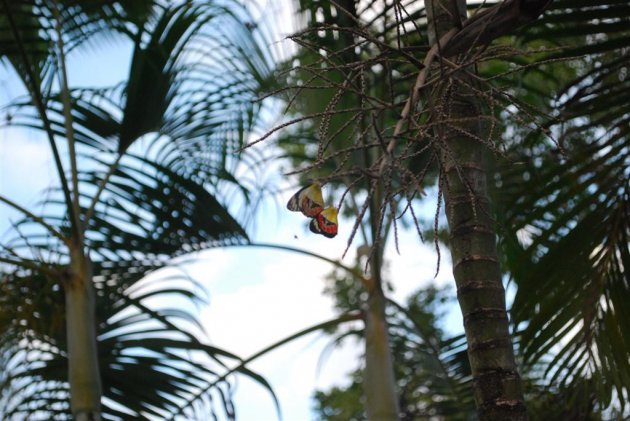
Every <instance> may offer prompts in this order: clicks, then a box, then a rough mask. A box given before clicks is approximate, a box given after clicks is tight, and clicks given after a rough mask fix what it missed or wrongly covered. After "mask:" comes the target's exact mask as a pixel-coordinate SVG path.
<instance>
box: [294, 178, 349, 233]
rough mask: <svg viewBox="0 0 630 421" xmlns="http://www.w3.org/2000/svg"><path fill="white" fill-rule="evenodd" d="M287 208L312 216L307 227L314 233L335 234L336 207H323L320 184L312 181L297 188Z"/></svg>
mask: <svg viewBox="0 0 630 421" xmlns="http://www.w3.org/2000/svg"><path fill="white" fill-rule="evenodd" d="M287 209H289V210H290V211H293V212H302V214H303V215H304V216H306V217H308V218H313V219H312V220H311V223H310V224H309V228H310V230H311V231H312V232H314V233H315V234H321V235H323V236H325V237H328V238H333V237H334V236H335V235H337V208H334V207H328V208H326V209H324V197H323V195H322V186H321V184H319V183H313V184H311V185H308V186H306V187H303V188H301V189H300V190H298V192H297V193H295V194H294V195H293V196H292V197H291V199H289V202H288V203H287Z"/></svg>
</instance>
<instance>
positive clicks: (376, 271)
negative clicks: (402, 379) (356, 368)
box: [363, 251, 400, 421]
mask: <svg viewBox="0 0 630 421" xmlns="http://www.w3.org/2000/svg"><path fill="white" fill-rule="evenodd" d="M380 263H381V253H380V252H379V251H376V252H374V256H373V259H372V262H371V270H372V278H371V281H372V285H371V286H370V288H369V291H368V292H369V297H368V302H367V310H366V313H365V371H364V379H363V390H364V393H365V400H366V402H365V409H366V412H367V418H368V420H370V421H381V420H387V421H394V420H398V419H399V413H400V411H399V408H398V395H397V393H396V379H395V377H394V368H393V360H392V355H391V350H390V347H389V334H388V331H387V321H386V320H385V304H386V301H385V295H384V294H383V288H382V282H381V276H380V275H381V264H380Z"/></svg>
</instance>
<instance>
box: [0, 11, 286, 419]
mask: <svg viewBox="0 0 630 421" xmlns="http://www.w3.org/2000/svg"><path fill="white" fill-rule="evenodd" d="M57 6H58V8H59V10H56V7H57ZM2 11H3V14H2V15H0V55H1V56H2V58H3V59H4V60H5V62H6V63H8V64H12V65H13V67H14V69H15V70H16V72H17V74H18V75H19V76H20V77H21V78H22V80H23V81H24V84H25V87H26V91H27V92H28V96H27V97H25V98H21V99H18V100H16V101H15V102H14V103H12V104H9V105H8V106H7V108H6V111H7V115H8V116H10V120H9V121H8V122H7V123H10V124H12V125H15V126H18V127H25V128H34V129H38V130H41V131H42V132H44V133H45V134H47V136H48V138H49V141H50V144H51V145H52V146H53V148H54V149H55V150H56V144H58V143H60V142H63V141H68V142H69V145H70V144H71V145H72V146H74V147H75V149H74V150H75V151H76V153H77V155H78V159H76V158H77V156H73V155H72V154H73V152H72V151H73V149H72V148H68V150H69V152H68V155H69V156H68V157H67V159H65V160H63V162H61V160H60V161H59V163H58V168H61V166H62V165H67V163H68V162H72V161H75V160H76V162H77V163H78V164H77V169H76V172H75V169H74V168H72V171H71V172H70V173H68V174H66V172H65V171H63V170H61V169H60V176H62V175H65V176H66V177H67V179H70V180H73V181H75V180H76V185H77V186H78V187H77V188H76V189H75V187H74V186H73V185H70V183H68V184H66V185H62V186H61V187H62V188H58V187H57V186H55V187H53V188H52V189H51V191H50V192H47V193H46V195H44V196H43V197H44V199H43V200H42V201H41V203H39V204H38V207H37V208H38V209H43V211H42V215H33V214H26V215H25V217H24V218H23V219H22V220H18V221H17V222H15V223H13V226H12V228H13V230H12V232H11V235H12V237H9V238H7V239H6V241H4V243H3V244H2V248H0V261H1V262H2V263H3V265H4V266H3V267H2V268H0V269H1V272H0V273H1V274H2V275H1V276H2V277H1V279H0V281H1V283H0V309H1V311H0V332H1V333H0V335H1V336H2V337H1V344H2V345H1V346H0V366H1V367H2V368H3V375H2V378H0V390H1V396H0V399H1V401H2V403H1V404H0V417H2V418H3V419H5V418H7V419H22V418H29V417H31V416H33V414H35V413H37V414H39V415H41V416H42V417H45V418H47V419H67V418H69V417H70V416H71V415H70V406H69V401H68V397H69V385H68V382H67V373H68V358H67V341H66V337H65V335H66V333H65V325H66V317H65V312H64V310H65V303H64V291H63V283H62V282H61V280H62V279H63V278H64V275H65V274H66V273H68V271H70V270H73V269H74V268H73V267H71V266H70V251H71V249H72V247H78V248H79V249H80V250H85V251H86V253H89V257H90V260H91V262H92V267H91V270H92V275H93V284H94V287H95V291H96V317H97V336H98V338H97V339H98V351H99V355H98V362H99V365H100V371H101V378H102V383H103V391H104V397H105V398H106V399H105V400H104V401H103V406H104V409H103V414H102V416H103V417H104V418H106V419H120V418H122V419H126V418H130V417H131V418H139V417H146V416H154V417H159V418H168V417H174V416H176V415H177V414H180V415H184V416H186V417H195V416H198V415H199V414H202V413H204V414H208V413H211V414H216V413H217V412H218V411H219V410H222V411H223V412H224V414H225V415H226V416H227V417H228V418H235V409H234V408H233V406H232V403H231V394H232V387H233V386H232V378H233V376H231V373H240V374H244V375H246V376H248V377H250V378H251V379H253V380H254V381H256V382H258V383H259V384H261V385H262V386H263V388H265V389H267V390H269V391H270V392H271V394H272V396H273V392H272V391H271V387H270V385H269V384H268V383H267V382H266V381H265V380H264V379H263V378H262V377H261V376H260V375H258V374H257V373H255V372H252V371H250V370H249V369H248V368H247V367H246V366H245V365H244V364H241V362H242V361H241V360H240V359H239V358H238V357H237V356H235V355H233V354H231V353H229V352H227V351H225V350H222V349H219V348H216V347H212V346H209V345H207V343H206V338H205V335H204V332H203V331H202V330H201V326H200V322H199V320H198V314H197V313H196V312H195V311H194V305H195V304H197V303H199V302H200V301H199V300H200V298H201V297H203V295H204V292H203V291H202V289H200V287H199V285H197V284H196V283H195V282H193V281H191V280H190V279H188V278H187V277H186V276H183V275H181V274H180V275H178V276H174V277H162V278H160V272H157V273H156V271H158V270H159V269H161V268H165V267H166V266H169V265H170V264H171V263H172V259H173V257H174V256H178V255H181V254H183V253H187V252H190V251H192V250H198V249H202V248H207V247H211V246H218V245H222V244H243V243H245V242H247V234H246V232H245V230H244V228H243V224H242V221H238V220H237V218H235V217H234V216H232V213H231V212H230V211H229V210H228V209H227V205H226V203H228V201H229V199H237V200H238V201H240V203H247V202H248V200H249V199H250V194H249V191H250V189H252V188H254V187H256V186H259V183H260V182H262V179H261V177H258V176H257V175H256V174H255V172H256V165H257V163H258V159H259V157H258V156H256V155H254V154H252V153H250V154H249V155H247V156H245V155H242V156H243V157H245V158H246V159H247V162H248V164H250V168H249V169H250V170H251V171H250V172H249V173H247V174H243V171H242V169H241V168H240V167H239V165H240V164H239V162H240V161H239V159H238V158H239V154H238V149H239V148H240V147H241V146H242V145H243V142H244V139H245V137H246V136H247V135H248V133H250V132H251V131H253V130H255V129H256V127H257V125H258V124H259V123H260V113H261V111H262V105H261V103H259V102H254V101H253V100H254V99H255V98H257V97H258V93H259V91H260V90H261V89H262V88H261V86H262V85H264V84H269V83H273V81H272V79H271V78H270V74H271V66H272V59H271V57H270V56H269V54H268V53H267V52H266V50H265V49H264V48H262V47H260V45H259V44H260V43H261V42H264V41H263V40H264V36H263V34H264V31H262V30H261V31H256V30H253V29H252V27H250V26H248V24H249V23H251V21H252V18H251V16H249V14H248V11H247V10H246V9H245V8H244V7H243V6H241V5H239V4H236V3H230V2H226V3H222V4H221V5H219V4H216V3H206V2H184V1H181V2H179V1H178V2H167V3H163V2H153V1H136V0H133V1H116V2H103V1H96V0H94V1H92V0H88V1H85V2H75V1H61V0H60V1H59V2H58V3H56V2H44V3H41V2H28V1H25V2H18V3H15V2H9V1H3V3H2ZM56 13H59V20H57V19H56V16H57V15H56ZM254 27H255V26H254ZM58 31H60V32H61V34H63V37H64V38H63V40H64V43H65V45H66V51H65V52H66V54H72V53H73V52H74V51H75V50H76V49H79V48H84V47H94V46H95V45H96V44H95V42H97V41H98V40H99V39H106V38H107V37H111V36H116V37H119V38H122V39H123V40H125V41H126V42H129V43H131V44H132V45H133V60H132V66H131V68H130V69H129V75H128V78H127V79H126V80H125V81H124V82H123V83H122V84H120V85H118V86H113V87H106V88H91V87H84V88H80V89H79V88H72V87H71V88H69V89H68V90H67V91H64V89H62V90H61V91H59V87H58V84H57V83H56V82H57V79H56V78H57V76H59V69H60V68H61V67H62V66H65V64H66V63H64V62H62V61H61V55H60V52H59V48H60V47H58V46H57V47H55V40H56V39H57V38H56V37H57V36H58ZM44 46H45V48H43V47H44ZM65 93H67V94H68V96H69V97H70V102H69V103H66V102H64V99H63V98H64V94H65ZM68 115H71V117H72V125H70V124H67V123H69V120H68ZM69 127H72V131H70V130H69ZM74 142H76V144H74ZM61 150H63V151H65V149H61ZM64 153H65V152H64ZM238 171H240V172H239V175H240V176H241V177H238V178H237V176H236V173H237V172H238ZM250 176H251V178H248V177H250ZM60 178H62V184H63V182H64V179H63V177H60ZM62 190H64V195H65V196H67V197H70V194H67V195H66V192H67V191H70V193H71V194H72V195H73V196H75V197H77V201H78V202H79V205H78V209H77V210H78V211H79V214H80V219H78V225H79V226H78V227H77V226H76V224H75V223H74V221H73V220H72V218H71V217H70V215H71V214H72V212H71V206H70V203H69V201H68V200H67V198H66V197H64V199H65V200H62V199H61V197H62V196H61V195H60V193H61V191H62ZM254 190H255V189H254ZM0 199H2V202H3V205H4V204H8V205H10V206H13V205H12V203H13V202H11V201H10V200H8V199H5V198H3V197H0ZM14 207H16V206H14ZM77 228H78V230H79V231H80V233H81V235H78V236H77V235H76V232H77V231H76V229H77ZM69 239H72V241H69ZM74 241H76V242H77V244H75V243H73V242H74ZM149 274H154V277H156V278H157V280H153V281H146V280H143V279H144V278H145V277H146V276H147V275H149ZM160 303H169V304H167V305H164V304H160ZM171 303H172V304H171ZM177 303H179V304H181V305H183V308H184V309H185V310H184V309H182V307H180V306H179V305H177ZM86 317H87V315H86ZM228 366H231V367H232V366H236V367H237V368H236V369H234V370H231V369H228ZM274 399H275V396H274ZM39 415H38V416H39Z"/></svg>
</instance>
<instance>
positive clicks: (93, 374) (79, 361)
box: [64, 250, 102, 421]
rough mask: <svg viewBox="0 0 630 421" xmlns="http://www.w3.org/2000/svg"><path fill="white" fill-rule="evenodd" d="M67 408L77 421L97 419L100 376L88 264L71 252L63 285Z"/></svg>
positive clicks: (93, 301)
mask: <svg viewBox="0 0 630 421" xmlns="http://www.w3.org/2000/svg"><path fill="white" fill-rule="evenodd" d="M64 293H65V298H66V335H67V338H68V339H67V340H68V381H69V383H70V407H71V410H72V415H73V416H74V419H75V420H77V421H98V420H100V419H101V415H100V414H101V394H102V390H101V376H100V371H99V364H98V351H97V345H96V309H95V297H94V285H93V284H92V271H91V263H90V260H89V258H88V257H87V256H85V255H84V254H83V253H82V252H81V251H80V250H74V251H73V252H72V260H71V266H70V272H69V273H68V275H67V277H66V279H65V282H64Z"/></svg>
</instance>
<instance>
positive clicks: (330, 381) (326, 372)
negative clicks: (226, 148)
mask: <svg viewBox="0 0 630 421" xmlns="http://www.w3.org/2000/svg"><path fill="white" fill-rule="evenodd" d="M70 60H71V61H70V64H71V65H70V68H69V79H70V82H71V85H72V86H89V85H93V84H94V82H95V81H98V82H99V83H102V84H103V85H108V84H111V83H115V82H117V81H120V80H123V79H124V77H125V75H126V74H127V72H128V66H129V49H128V47H127V46H125V45H123V44H115V43H114V44H113V45H112V44H104V45H102V46H95V47H94V48H92V49H90V50H88V51H86V52H81V53H78V55H76V56H73V57H70ZM16 83H17V82H16V80H15V79H14V78H13V77H11V75H8V74H7V72H6V68H5V67H3V68H0V106H2V105H3V104H5V103H6V102H7V100H8V99H9V98H12V97H14V96H15V95H18V94H19V93H20V92H21V87H19V86H18V85H17V84H16ZM257 147H265V146H264V145H259V146H257ZM55 182H56V175H55V172H54V167H53V165H52V163H51V154H50V151H49V147H48V143H47V142H46V141H45V139H44V138H43V137H41V136H40V135H38V134H37V133H34V132H31V131H25V130H14V129H6V128H0V195H3V196H6V197H9V198H11V199H12V200H14V201H16V202H18V203H20V204H21V205H24V206H27V207H29V208H30V209H34V206H35V205H36V203H37V201H38V200H39V199H40V198H41V193H42V191H43V190H44V189H46V188H47V187H50V186H51V185H53V184H54V183H55ZM291 194H292V191H289V190H286V191H285V193H284V196H282V197H280V198H279V199H278V202H279V203H280V204H281V205H283V204H284V203H286V201H287V200H288V199H289V197H290V195H291ZM275 203H277V202H275V201H274V200H273V199H271V198H268V199H267V201H266V202H265V203H264V204H263V206H261V210H260V212H258V213H257V214H256V216H255V218H256V223H255V224H254V225H255V226H256V227H257V228H256V230H255V232H254V233H253V234H252V237H253V239H254V240H255V241H258V242H265V243H273V244H281V245H289V246H292V247H300V248H304V249H306V250H309V251H312V252H315V253H319V254H322V255H324V256H326V257H329V258H332V259H340V258H341V256H342V254H343V252H344V249H345V247H346V243H347V240H348V237H349V235H350V229H351V226H352V221H350V220H344V219H342V220H341V221H340V230H339V234H338V235H337V237H335V238H334V239H327V238H324V237H323V236H317V235H314V234H312V233H310V232H309V231H308V228H307V223H308V221H307V220H306V219H305V218H304V217H303V216H302V215H300V214H298V213H292V212H289V211H287V210H285V209H284V206H277V205H276V204H275ZM423 207H425V210H426V211H427V212H432V211H433V209H434V207H435V198H434V197H433V198H431V195H429V197H428V198H427V199H426V203H424V204H423ZM16 217H17V214H16V213H15V212H12V211H11V210H9V209H8V208H7V207H6V206H3V205H0V238H2V237H3V236H4V234H5V233H6V232H7V230H8V229H9V223H8V222H9V220H15V219H16ZM399 242H400V247H399V248H400V254H398V253H397V252H396V250H395V249H394V247H393V242H391V241H390V242H389V243H388V244H389V245H388V248H387V249H386V252H385V256H386V260H387V265H388V267H387V272H386V277H387V278H388V279H389V280H390V281H391V282H392V284H393V286H394V292H393V293H392V296H391V298H393V299H394V300H396V301H398V302H401V303H402V302H404V301H405V298H406V297H407V296H408V295H409V294H410V293H412V292H413V291H415V290H416V289H418V288H420V287H423V286H427V285H429V284H430V283H432V282H434V283H436V284H437V285H440V286H442V285H448V284H451V283H452V275H451V266H450V260H449V258H448V256H447V254H448V253H442V263H441V270H440V272H439V274H438V275H437V277H435V278H434V274H435V269H436V264H437V257H436V254H435V250H434V247H433V245H432V244H421V243H420V242H419V239H418V238H417V234H416V233H415V230H412V231H410V232H406V231H403V232H401V233H400V238H399ZM358 245H360V243H355V245H354V246H353V248H351V249H350V252H349V253H348V256H347V257H346V258H345V260H344V262H345V263H348V264H351V263H352V261H353V255H354V247H356V246H358ZM195 258H196V261H195V262H194V263H191V264H187V265H186V271H187V272H188V273H189V274H190V275H191V276H192V277H193V278H195V279H196V280H198V281H199V282H201V283H202V284H203V285H204V286H205V287H206V288H207V289H208V291H209V294H210V301H209V305H208V306H206V307H204V308H202V309H201V310H200V316H201V320H202V323H203V325H204V328H205V330H206V332H207V334H208V337H209V340H210V342H211V344H212V345H216V346H219V347H221V348H224V349H226V350H229V351H230V352H233V353H236V354H238V355H240V356H241V357H243V358H246V357H248V356H250V355H252V354H254V353H256V352H258V351H259V350H260V349H262V348H264V347H266V346H268V345H270V344H272V343H274V342H276V341H278V340H281V339H282V338H284V337H286V336H288V335H290V334H293V333H295V332H296V331H299V330H301V329H304V328H307V327H309V326H311V325H314V324H317V323H320V322H322V321H325V320H328V319H331V318H334V317H335V311H334V309H333V302H332V299H331V298H330V297H328V296H325V295H323V294H322V290H323V288H324V285H325V282H324V279H325V277H326V275H327V274H328V273H329V272H330V271H331V265H330V264H328V263H325V262H322V261H319V260H317V259H314V258H312V257H307V256H303V255H297V254H295V253H288V252H285V251H278V250H270V249H255V248H230V249H217V250H209V251H204V252H200V253H198V254H197V255H195ZM461 323H462V322H461V316H460V313H459V310H458V309H457V308H452V309H451V311H450V312H449V316H448V319H447V328H448V329H449V330H451V331H452V332H459V331H461ZM329 344H330V337H326V336H324V335H323V334H320V333H314V334H310V335H308V336H306V337H304V338H301V339H299V340H296V341H294V342H292V343H290V344H288V345H285V346H284V347H282V348H280V349H278V350H275V351H274V352H273V353H271V354H269V355H266V356H263V357H261V358H260V359H258V360H256V361H255V362H253V364H251V368H252V369H254V370H255V371H257V372H258V373H260V374H262V375H263V376H264V377H265V378H266V379H267V380H268V381H269V382H270V383H271V385H272V386H273V388H274V390H275V392H276V394H277V396H278V398H279V401H280V404H281V408H282V412H283V416H284V419H285V420H287V421H307V420H310V419H312V418H313V413H312V410H311V408H312V401H311V396H312V394H313V391H314V390H315V389H327V388H329V387H331V386H332V385H344V384H346V382H347V374H348V373H350V372H351V371H353V370H354V369H355V368H357V367H358V366H359V365H360V362H361V354H362V352H363V350H362V344H360V343H357V342H353V341H348V342H346V343H345V344H344V346H343V347H341V348H335V349H334V350H333V351H332V352H328V353H325V352H324V351H325V350H326V349H327V348H328V346H329ZM324 354H325V355H326V358H322V356H323V355H324ZM237 384H238V388H237V392H236V395H235V405H236V409H237V414H238V419H239V420H241V421H265V420H274V419H276V411H275V407H274V404H273V401H272V399H271V397H270V396H269V394H268V393H267V391H266V390H265V389H264V388H262V387H260V386H259V385H257V384H254V383H253V382H252V381H251V380H247V379H244V378H240V379H239V380H238V382H237Z"/></svg>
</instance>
